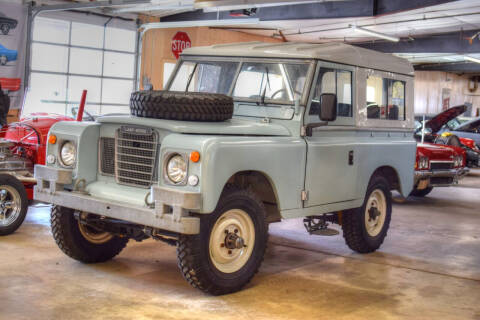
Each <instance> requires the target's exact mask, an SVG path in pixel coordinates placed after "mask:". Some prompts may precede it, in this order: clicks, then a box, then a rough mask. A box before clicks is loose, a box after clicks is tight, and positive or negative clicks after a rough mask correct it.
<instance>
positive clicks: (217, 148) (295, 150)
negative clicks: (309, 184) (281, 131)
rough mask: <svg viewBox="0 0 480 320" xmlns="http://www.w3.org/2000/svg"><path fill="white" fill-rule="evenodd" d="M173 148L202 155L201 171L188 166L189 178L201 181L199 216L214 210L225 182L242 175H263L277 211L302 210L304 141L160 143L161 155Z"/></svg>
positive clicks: (178, 139)
mask: <svg viewBox="0 0 480 320" xmlns="http://www.w3.org/2000/svg"><path fill="white" fill-rule="evenodd" d="M174 148H178V149H180V150H199V151H200V153H201V160H200V164H199V165H200V168H198V167H195V165H193V166H192V163H190V164H189V174H190V173H191V172H195V173H197V174H199V177H200V183H199V189H200V190H199V191H200V192H201V193H202V203H203V205H202V209H201V210H200V212H201V213H210V212H212V211H213V210H214V209H215V207H216V206H217V203H218V200H219V198H220V195H221V193H222V191H223V188H224V187H225V184H226V183H227V181H228V180H229V179H230V178H231V177H232V176H233V175H235V174H236V173H237V172H241V171H258V172H261V173H262V174H264V175H265V176H266V177H267V179H268V180H269V181H270V182H271V184H272V187H273V190H274V192H275V194H276V198H277V201H278V206H279V209H280V210H287V209H295V208H301V206H302V202H301V198H300V193H301V190H302V189H303V186H304V176H305V161H306V160H305V156H306V144H305V141H304V140H303V139H300V138H292V137H255V136H253V137H252V136H248V137H246V136H229V137H226V136H203V135H201V136H199V135H184V134H171V135H169V136H167V137H166V138H165V139H164V141H163V142H162V153H164V152H167V150H171V149H174ZM177 188H182V187H181V186H178V187H177ZM184 188H190V187H184Z"/></svg>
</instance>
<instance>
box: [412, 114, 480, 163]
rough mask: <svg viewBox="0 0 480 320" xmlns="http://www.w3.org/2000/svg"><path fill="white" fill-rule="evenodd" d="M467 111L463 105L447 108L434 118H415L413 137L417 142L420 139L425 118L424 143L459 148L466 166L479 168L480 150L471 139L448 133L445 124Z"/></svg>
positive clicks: (427, 116)
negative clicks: (462, 152) (463, 152)
mask: <svg viewBox="0 0 480 320" xmlns="http://www.w3.org/2000/svg"><path fill="white" fill-rule="evenodd" d="M466 110H467V107H466V106H465V105H460V106H456V107H452V108H449V109H447V110H445V111H443V112H440V113H439V114H437V115H434V116H429V115H426V116H416V117H415V120H416V121H415V126H416V132H415V136H416V138H417V140H419V141H420V140H421V139H422V137H421V136H422V127H423V124H422V120H423V118H425V128H424V130H423V134H424V137H423V139H424V141H426V142H431V143H434V144H439V145H449V146H455V147H461V148H462V149H463V150H465V152H466V166H467V167H470V168H472V167H480V149H479V148H478V146H477V145H476V143H475V141H474V140H473V139H469V138H462V137H459V136H457V135H455V134H452V133H451V132H449V131H450V130H449V128H448V126H447V123H448V122H449V121H451V120H453V119H455V118H456V117H458V116H459V115H461V114H463V113H464V112H465V111H466Z"/></svg>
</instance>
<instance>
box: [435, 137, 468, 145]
mask: <svg viewBox="0 0 480 320" xmlns="http://www.w3.org/2000/svg"><path fill="white" fill-rule="evenodd" d="M435 144H444V145H447V146H454V147H461V146H462V143H461V142H460V139H459V138H458V137H457V136H456V135H454V134H452V135H449V136H446V137H444V136H438V137H437V138H436V139H435Z"/></svg>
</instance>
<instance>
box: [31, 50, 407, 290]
mask: <svg viewBox="0 0 480 320" xmlns="http://www.w3.org/2000/svg"><path fill="white" fill-rule="evenodd" d="M412 75H413V69H412V67H411V65H410V64H409V63H408V62H407V61H405V60H402V59H400V58H396V57H393V56H391V55H385V54H381V53H378V52H374V51H369V50H366V49H362V48H357V47H353V46H349V45H346V44H321V45H319V44H295V43H282V44H266V43H242V44H231V45H216V46H212V47H197V48H190V49H187V50H185V51H184V53H183V55H182V56H181V58H180V60H179V62H178V64H177V66H176V69H175V71H174V73H173V75H172V77H171V78H170V80H169V82H168V84H167V85H166V89H167V90H165V91H140V92H134V93H133V94H132V96H131V116H110V117H101V118H98V119H97V121H96V122H94V123H72V122H68V123H62V122H60V123H57V124H55V125H54V126H53V127H52V129H51V130H50V133H49V134H50V136H55V139H52V140H55V143H53V144H49V145H48V147H47V164H46V165H44V166H41V165H37V166H36V167H35V177H36V178H37V180H38V184H37V186H36V187H35V199H37V200H40V201H44V202H50V203H52V204H54V206H53V207H52V212H51V224H52V233H53V236H54V238H55V240H56V242H57V244H58V246H59V247H60V249H62V250H63V252H64V253H66V254H67V255H68V256H70V257H72V258H74V259H77V260H79V261H82V262H86V263H93V262H101V261H106V260H108V259H111V258H112V257H114V256H115V255H117V254H118V253H119V252H120V251H121V250H122V249H123V248H124V247H125V245H126V244H127V242H128V241H129V239H135V240H143V239H146V238H149V237H152V238H154V239H158V240H163V241H166V242H168V243H171V244H175V245H177V254H178V265H179V267H180V269H181V272H182V273H183V276H184V277H185V279H186V280H187V281H188V282H189V283H190V284H191V285H193V286H194V287H196V288H199V289H201V290H203V291H205V292H209V293H211V294H225V293H230V292H234V291H237V290H240V289H241V288H242V287H243V286H244V285H245V284H246V283H248V282H249V280H250V279H251V278H252V277H253V275H254V274H255V273H256V272H257V270H258V268H259V266H260V263H261V262H262V260H263V255H264V252H265V248H266V245H267V237H268V224H269V223H270V222H275V221H280V220H281V219H287V218H296V217H304V219H305V220H304V223H305V226H306V228H307V231H309V232H310V233H311V234H320V235H330V234H333V233H335V232H334V230H333V229H330V228H327V226H328V224H329V223H337V224H339V225H341V226H342V228H343V236H344V238H345V240H346V243H347V245H348V246H349V247H350V248H352V249H353V250H355V251H357V252H360V253H368V252H372V251H375V250H376V249H378V248H379V247H380V245H381V244H382V242H383V241H384V238H385V236H386V234H387V229H388V227H389V224H390V219H391V214H392V204H391V190H398V191H399V192H400V193H401V194H403V195H408V194H409V193H410V191H411V190H412V187H413V181H414V178H413V174H414V169H413V168H414V163H415V148H416V143H415V140H414V139H413V134H412V133H413V77H412ZM232 113H233V117H232Z"/></svg>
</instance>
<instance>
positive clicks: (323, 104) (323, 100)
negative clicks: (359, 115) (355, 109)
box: [319, 93, 337, 122]
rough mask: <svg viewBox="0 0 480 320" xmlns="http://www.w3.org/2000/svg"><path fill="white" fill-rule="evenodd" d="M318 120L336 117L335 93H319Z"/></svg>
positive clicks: (330, 119)
mask: <svg viewBox="0 0 480 320" xmlns="http://www.w3.org/2000/svg"><path fill="white" fill-rule="evenodd" d="M319 117H320V120H322V121H326V122H330V121H335V120H336V119H337V95H336V94H333V93H322V94H321V95H320V113H319Z"/></svg>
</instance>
